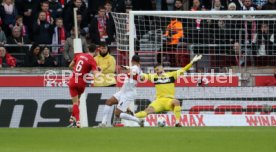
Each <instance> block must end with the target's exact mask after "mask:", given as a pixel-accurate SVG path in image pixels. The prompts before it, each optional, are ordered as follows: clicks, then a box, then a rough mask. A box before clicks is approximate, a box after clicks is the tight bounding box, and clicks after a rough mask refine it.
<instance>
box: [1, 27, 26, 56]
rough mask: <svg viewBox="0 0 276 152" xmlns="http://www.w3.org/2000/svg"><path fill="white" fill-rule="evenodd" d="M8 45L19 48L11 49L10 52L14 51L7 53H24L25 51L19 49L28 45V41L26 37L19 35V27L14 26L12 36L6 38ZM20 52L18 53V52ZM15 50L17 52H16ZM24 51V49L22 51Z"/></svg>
mask: <svg viewBox="0 0 276 152" xmlns="http://www.w3.org/2000/svg"><path fill="white" fill-rule="evenodd" d="M7 43H8V44H17V45H18V46H19V47H17V48H14V47H13V48H12V50H14V51H9V52H10V53H12V52H13V53H26V52H27V51H22V49H23V48H24V47H23V48H21V47H22V46H23V45H24V44H30V41H29V39H28V38H27V37H26V36H22V34H21V28H20V27H19V26H15V27H13V29H12V36H10V37H9V38H8V41H7ZM18 49H19V50H20V51H19V50H18ZM16 50H17V51H16ZM24 50H26V48H25V49H24ZM27 50H28V49H27Z"/></svg>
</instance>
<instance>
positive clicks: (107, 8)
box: [104, 2, 116, 33]
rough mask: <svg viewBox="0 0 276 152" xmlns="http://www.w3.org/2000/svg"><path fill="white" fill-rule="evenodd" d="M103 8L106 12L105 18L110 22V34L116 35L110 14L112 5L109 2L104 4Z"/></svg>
mask: <svg viewBox="0 0 276 152" xmlns="http://www.w3.org/2000/svg"><path fill="white" fill-rule="evenodd" d="M104 8H105V10H106V18H107V19H109V21H110V27H111V29H112V33H116V30H115V23H114V19H113V16H112V14H111V10H112V5H111V4H110V3H109V2H106V3H105V5H104Z"/></svg>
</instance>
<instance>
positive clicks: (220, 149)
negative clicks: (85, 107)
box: [0, 127, 276, 152]
mask: <svg viewBox="0 0 276 152" xmlns="http://www.w3.org/2000/svg"><path fill="white" fill-rule="evenodd" d="M86 151H87V152H276V128H273V127H256V128H253V127H201V128H186V127H185V128H98V129H94V128H84V129H75V128H20V129H9V128H1V129H0V152H86Z"/></svg>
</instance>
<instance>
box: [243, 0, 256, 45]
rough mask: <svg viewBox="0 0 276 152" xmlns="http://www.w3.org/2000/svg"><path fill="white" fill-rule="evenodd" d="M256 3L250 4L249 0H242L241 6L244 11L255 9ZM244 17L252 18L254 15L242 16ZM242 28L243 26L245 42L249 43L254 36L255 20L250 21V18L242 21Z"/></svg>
mask: <svg viewBox="0 0 276 152" xmlns="http://www.w3.org/2000/svg"><path fill="white" fill-rule="evenodd" d="M256 7H257V6H256V5H253V4H252V1H251V0H244V6H243V10H245V11H255V10H256ZM244 17H249V18H254V16H244ZM243 25H244V28H245V34H244V36H245V38H244V40H245V43H247V44H251V42H252V40H253V38H254V34H255V32H256V27H257V25H256V22H255V21H252V20H248V21H244V24H243Z"/></svg>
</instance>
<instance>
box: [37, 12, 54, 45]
mask: <svg viewBox="0 0 276 152" xmlns="http://www.w3.org/2000/svg"><path fill="white" fill-rule="evenodd" d="M46 17H47V15H46V13H45V12H43V11H42V12H40V13H39V16H38V19H37V21H36V22H34V25H33V34H34V42H35V43H38V44H51V43H52V36H53V32H54V27H53V20H51V22H50V23H49V22H48V21H47V20H46Z"/></svg>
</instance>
